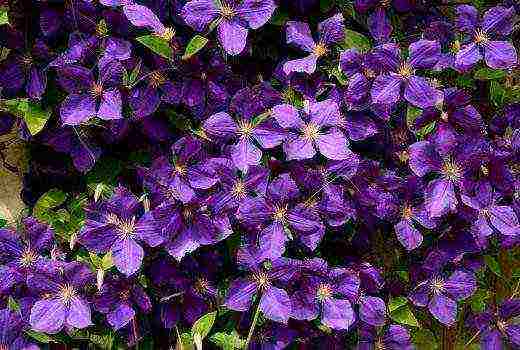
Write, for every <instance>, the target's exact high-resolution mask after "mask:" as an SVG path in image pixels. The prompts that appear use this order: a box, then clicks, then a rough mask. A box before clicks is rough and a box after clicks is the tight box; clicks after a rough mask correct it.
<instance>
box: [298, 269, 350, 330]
mask: <svg viewBox="0 0 520 350" xmlns="http://www.w3.org/2000/svg"><path fill="white" fill-rule="evenodd" d="M303 264H304V265H305V269H306V270H307V271H308V272H307V273H305V275H304V277H302V280H301V287H300V288H299V289H298V290H297V291H295V292H294V293H293V294H292V295H291V302H292V313H291V317H292V318H295V319H297V320H314V319H315V318H317V317H318V316H320V315H321V323H323V324H324V325H326V326H327V327H330V328H332V329H349V328H350V326H352V324H353V323H354V321H355V320H356V315H355V313H354V310H353V309H352V305H351V300H352V301H353V300H356V299H357V297H358V291H359V283H360V281H359V277H358V276H357V274H355V273H353V272H352V271H350V270H348V269H343V268H329V267H328V266H327V263H326V262H325V261H323V260H321V259H312V260H310V261H305V262H303Z"/></svg>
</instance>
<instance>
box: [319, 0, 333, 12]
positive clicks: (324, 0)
mask: <svg viewBox="0 0 520 350" xmlns="http://www.w3.org/2000/svg"><path fill="white" fill-rule="evenodd" d="M335 5H336V1H335V0H320V12H329V11H330V10H331V9H332V8H333V7H334V6H335Z"/></svg>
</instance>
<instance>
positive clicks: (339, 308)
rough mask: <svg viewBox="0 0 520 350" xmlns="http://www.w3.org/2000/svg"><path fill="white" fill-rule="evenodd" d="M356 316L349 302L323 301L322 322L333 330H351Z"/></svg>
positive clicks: (337, 300)
mask: <svg viewBox="0 0 520 350" xmlns="http://www.w3.org/2000/svg"><path fill="white" fill-rule="evenodd" d="M355 319H356V316H355V315H354V311H353V310H352V306H351V305H350V302H349V301H348V300H341V299H335V298H327V299H325V300H324V301H323V306H322V316H321V322H322V323H323V324H324V325H326V326H328V327H330V328H332V329H349V327H350V326H351V325H352V324H353V323H354V321H355Z"/></svg>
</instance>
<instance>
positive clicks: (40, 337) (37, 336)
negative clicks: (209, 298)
mask: <svg viewBox="0 0 520 350" xmlns="http://www.w3.org/2000/svg"><path fill="white" fill-rule="evenodd" d="M25 334H27V336H29V337H31V338H32V339H34V340H36V341H38V342H40V343H43V344H48V343H55V342H56V341H55V340H54V339H52V338H51V337H50V336H48V335H47V334H45V333H41V332H36V331H33V330H31V329H29V330H26V331H25Z"/></svg>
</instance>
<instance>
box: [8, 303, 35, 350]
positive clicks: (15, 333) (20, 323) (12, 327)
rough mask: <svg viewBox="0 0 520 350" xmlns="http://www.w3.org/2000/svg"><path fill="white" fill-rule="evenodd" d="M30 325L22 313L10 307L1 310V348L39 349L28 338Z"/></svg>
mask: <svg viewBox="0 0 520 350" xmlns="http://www.w3.org/2000/svg"><path fill="white" fill-rule="evenodd" d="M27 328H29V327H28V325H27V324H26V322H25V321H24V320H23V319H22V317H21V316H20V313H19V312H17V311H14V310H10V309H9V308H5V309H1V310H0V349H6V350H8V349H9V350H39V349H40V347H39V346H38V345H36V344H34V343H33V342H31V341H29V340H27V339H26V336H25V334H24V330H26V329H27Z"/></svg>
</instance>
